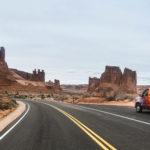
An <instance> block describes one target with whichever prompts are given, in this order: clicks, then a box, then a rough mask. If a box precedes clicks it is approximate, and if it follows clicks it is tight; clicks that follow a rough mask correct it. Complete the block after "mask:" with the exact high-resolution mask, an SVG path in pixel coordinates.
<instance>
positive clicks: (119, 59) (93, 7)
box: [0, 0, 150, 84]
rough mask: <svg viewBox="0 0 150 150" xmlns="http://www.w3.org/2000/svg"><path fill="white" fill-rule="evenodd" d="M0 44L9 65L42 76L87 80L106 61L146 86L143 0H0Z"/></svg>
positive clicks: (148, 44) (148, 51) (149, 25)
mask: <svg viewBox="0 0 150 150" xmlns="http://www.w3.org/2000/svg"><path fill="white" fill-rule="evenodd" d="M0 3H1V5H0V46H4V47H5V49H6V60H7V62H8V65H9V67H11V68H17V69H20V70H24V71H28V72H32V70H33V69H34V68H41V69H44V70H45V72H46V80H53V79H55V78H56V79H60V81H61V83H62V84H83V83H88V77H89V76H91V77H93V76H96V77H100V75H101V73H102V72H103V71H104V69H105V66H106V65H115V66H120V67H121V69H122V70H123V69H124V68H125V67H128V68H130V69H132V70H136V71H137V74H138V84H150V61H149V60H150V1H149V0H144V1H142V0H132V1H131V0H125V1H124V0H13V1H12V0H0Z"/></svg>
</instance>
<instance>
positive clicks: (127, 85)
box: [121, 68, 137, 93]
mask: <svg viewBox="0 0 150 150" xmlns="http://www.w3.org/2000/svg"><path fill="white" fill-rule="evenodd" d="M136 85H137V74H136V71H132V70H130V69H128V68H125V69H124V73H123V76H122V82H121V87H122V90H123V91H127V93H136V91H137V88H136Z"/></svg>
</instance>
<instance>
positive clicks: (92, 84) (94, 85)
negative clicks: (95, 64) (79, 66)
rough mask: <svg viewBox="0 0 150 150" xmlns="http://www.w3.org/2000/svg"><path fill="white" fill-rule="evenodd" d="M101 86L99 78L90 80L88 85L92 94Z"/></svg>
mask: <svg viewBox="0 0 150 150" xmlns="http://www.w3.org/2000/svg"><path fill="white" fill-rule="evenodd" d="M99 84H100V79H99V78H91V77H90V78H89V85H88V92H89V93H92V92H94V91H96V89H97V87H98V86H99Z"/></svg>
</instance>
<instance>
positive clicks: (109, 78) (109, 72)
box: [100, 66, 122, 85]
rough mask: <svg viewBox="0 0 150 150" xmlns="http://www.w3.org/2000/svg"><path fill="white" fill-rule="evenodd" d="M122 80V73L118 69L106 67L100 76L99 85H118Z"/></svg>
mask: <svg viewBox="0 0 150 150" xmlns="http://www.w3.org/2000/svg"><path fill="white" fill-rule="evenodd" d="M121 78H122V72H121V69H120V68H119V67H116V66H106V68H105V72H104V73H103V74H102V75H101V78H100V84H102V83H110V84H116V85H120V82H121Z"/></svg>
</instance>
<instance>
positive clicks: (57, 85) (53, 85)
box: [46, 79, 62, 93]
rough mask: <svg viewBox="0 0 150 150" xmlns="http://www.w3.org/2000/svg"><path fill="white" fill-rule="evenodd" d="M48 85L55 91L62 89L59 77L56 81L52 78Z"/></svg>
mask: <svg viewBox="0 0 150 150" xmlns="http://www.w3.org/2000/svg"><path fill="white" fill-rule="evenodd" d="M46 86H47V88H48V89H50V90H52V91H53V92H55V93H59V92H60V91H61V90H62V89H61V85H60V81H59V80H57V79H55V80H54V82H52V81H51V80H50V81H48V82H46Z"/></svg>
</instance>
